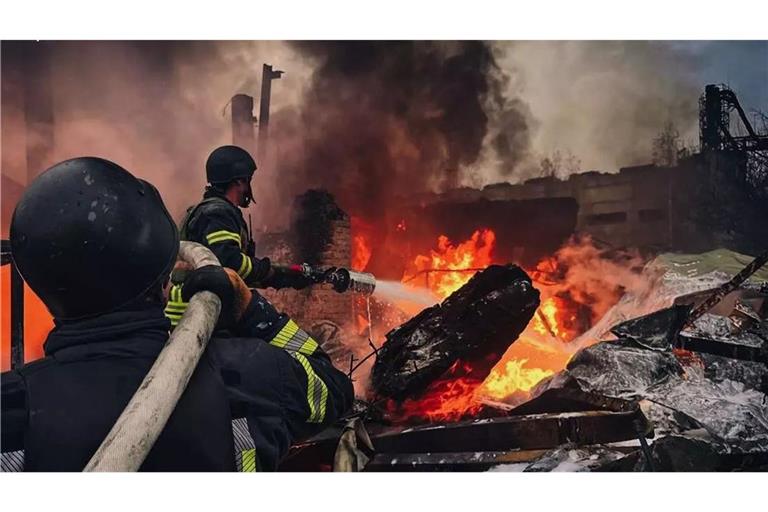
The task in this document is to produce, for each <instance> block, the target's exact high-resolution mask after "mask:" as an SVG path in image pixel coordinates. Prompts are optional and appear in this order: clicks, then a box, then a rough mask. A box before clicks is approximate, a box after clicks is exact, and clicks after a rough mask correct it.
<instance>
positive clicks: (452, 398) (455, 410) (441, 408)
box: [388, 361, 482, 421]
mask: <svg viewBox="0 0 768 512" xmlns="http://www.w3.org/2000/svg"><path fill="white" fill-rule="evenodd" d="M471 372H472V368H471V367H470V366H469V365H468V364H467V363H462V362H460V361H456V363H454V364H453V366H451V368H450V369H448V371H447V372H446V373H445V376H444V377H443V378H441V379H438V380H437V381H435V382H433V383H432V384H431V385H430V386H429V388H428V389H427V391H426V392H425V393H424V396H423V397H421V398H419V399H416V400H411V399H406V400H405V401H404V402H403V403H402V404H400V405H399V406H398V405H397V404H394V403H390V404H389V405H388V409H389V410H390V411H396V413H395V414H396V415H397V416H398V417H399V419H405V420H407V419H410V418H426V419H428V420H430V421H455V420H459V419H461V418H463V417H466V416H473V415H475V414H477V413H478V412H480V410H481V409H482V404H481V403H480V402H479V401H478V400H477V397H476V392H477V390H478V389H479V386H480V384H482V382H480V381H479V380H476V379H472V378H469V377H465V376H463V375H467V374H469V373H471Z"/></svg>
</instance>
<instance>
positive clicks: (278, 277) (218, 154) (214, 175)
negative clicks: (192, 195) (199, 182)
mask: <svg viewBox="0 0 768 512" xmlns="http://www.w3.org/2000/svg"><path fill="white" fill-rule="evenodd" d="M255 171H256V162H254V161H253V158H252V157H251V155H250V154H248V152H247V151H246V150H244V149H242V148H240V147H238V146H221V147H219V148H216V149H215V150H213V152H211V154H210V155H209V156H208V160H207V162H206V164H205V174H206V179H207V181H208V184H209V185H208V186H207V187H206V190H205V193H204V194H203V200H202V201H201V202H200V203H198V204H197V205H195V206H193V207H191V208H189V210H188V211H187V215H186V216H185V217H184V220H183V221H182V223H181V228H180V232H181V239H182V240H191V241H193V242H198V243H201V244H203V245H206V246H207V247H209V248H210V249H211V250H212V251H213V253H214V254H215V255H216V256H217V257H218V258H219V261H220V262H221V264H222V265H223V266H225V267H229V268H231V269H232V270H234V271H236V272H237V273H238V274H239V275H240V277H242V278H243V280H244V281H245V282H246V283H247V284H248V285H249V286H251V287H253V288H267V287H272V288H278V289H279V288H294V289H302V288H305V287H307V286H310V285H311V284H313V283H314V282H315V281H313V280H312V279H311V278H309V277H307V276H305V275H303V274H302V273H300V272H297V271H296V270H294V269H292V268H291V267H283V266H278V265H273V264H272V263H271V262H270V260H269V258H258V257H256V255H255V246H254V243H253V240H252V239H251V236H250V233H249V229H248V226H247V224H246V222H245V219H244V218H243V214H242V213H241V212H240V208H247V207H248V205H249V204H250V203H251V201H252V200H253V193H252V190H251V178H252V177H253V174H254V172H255Z"/></svg>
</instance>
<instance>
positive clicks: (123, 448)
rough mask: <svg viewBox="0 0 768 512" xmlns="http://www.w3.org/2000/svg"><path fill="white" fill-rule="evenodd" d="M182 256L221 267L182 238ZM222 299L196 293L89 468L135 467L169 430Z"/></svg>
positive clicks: (210, 255)
mask: <svg viewBox="0 0 768 512" xmlns="http://www.w3.org/2000/svg"><path fill="white" fill-rule="evenodd" d="M179 258H180V259H181V260H183V261H186V262H188V263H190V264H192V266H193V267H194V268H200V267H203V266H205V265H220V263H219V260H218V259H217V258H216V256H214V255H213V253H212V252H211V251H210V250H208V249H207V248H205V247H203V246H202V245H200V244H197V243H194V242H181V246H180V248H179ZM220 312H221V301H220V300H219V298H218V297H217V296H216V295H214V294H213V293H211V292H208V291H201V292H198V293H196V294H195V295H194V296H193V297H192V298H191V299H190V301H189V306H188V307H187V310H186V312H185V313H184V316H182V318H181V321H180V322H179V325H178V326H177V327H176V328H175V329H174V330H173V333H172V334H171V336H170V337H169V338H168V341H167V342H166V344H165V346H164V347H163V350H162V351H161V352H160V355H158V356H157V359H156V360H155V363H154V364H153V365H152V368H150V370H149V372H148V373H147V375H146V376H145V377H144V380H143V381H142V383H141V385H140V386H139V389H138V390H137V391H136V393H135V394H134V395H133V397H132V398H131V400H130V402H128V405H127V406H126V407H125V409H124V410H123V412H122V414H121V415H120V417H119V418H118V419H117V422H116V423H115V425H114V426H113V427H112V430H110V431H109V434H107V437H106V438H105V439H104V441H103V442H102V443H101V446H99V448H98V450H96V453H95V454H94V455H93V457H91V460H90V461H88V465H87V466H85V471H137V470H138V469H139V467H141V465H142V463H143V462H144V459H146V457H147V455H148V454H149V451H150V450H151V449H152V447H153V446H154V444H155V441H157V438H158V436H160V433H161V432H162V431H163V428H165V424H166V423H167V422H168V418H169V417H170V416H171V413H172V412H173V410H174V409H175V408H176V404H177V403H178V401H179V399H180V398H181V395H182V393H184V390H185V389H186V387H187V384H188V383H189V379H190V377H191V376H192V373H193V372H194V371H195V368H196V367H197V363H198V362H199V361H200V356H201V355H202V354H203V352H204V351H205V348H206V346H207V345H208V341H209V340H210V338H211V334H212V333H213V329H214V327H215V326H216V322H217V320H218V318H219V313H220Z"/></svg>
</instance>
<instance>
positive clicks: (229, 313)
mask: <svg viewBox="0 0 768 512" xmlns="http://www.w3.org/2000/svg"><path fill="white" fill-rule="evenodd" d="M203 290H205V291H209V292H212V293H214V294H216V295H217V296H218V297H219V299H220V300H221V314H220V316H219V326H220V327H222V328H228V327H231V326H233V325H235V324H237V322H239V321H240V318H241V317H242V316H243V313H244V312H245V310H246V308H247V307H248V305H249V304H250V303H251V290H249V289H248V286H247V285H246V284H245V283H244V282H243V280H242V279H241V278H240V276H239V275H237V272H235V271H234V270H232V269H230V268H224V267H220V266H218V265H207V266H205V267H201V268H199V269H197V270H194V271H192V272H190V273H189V275H188V276H187V278H186V279H185V280H184V285H183V286H182V288H181V298H182V300H183V301H184V302H189V300H190V299H191V298H192V296H193V295H194V294H195V293H197V292H199V291H203Z"/></svg>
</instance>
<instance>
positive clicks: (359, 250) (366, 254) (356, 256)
mask: <svg viewBox="0 0 768 512" xmlns="http://www.w3.org/2000/svg"><path fill="white" fill-rule="evenodd" d="M370 259H371V246H370V244H369V243H368V239H367V238H366V237H365V235H355V236H353V237H352V269H353V270H358V271H361V272H362V271H363V270H365V266H366V265H368V262H369V261H370Z"/></svg>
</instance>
